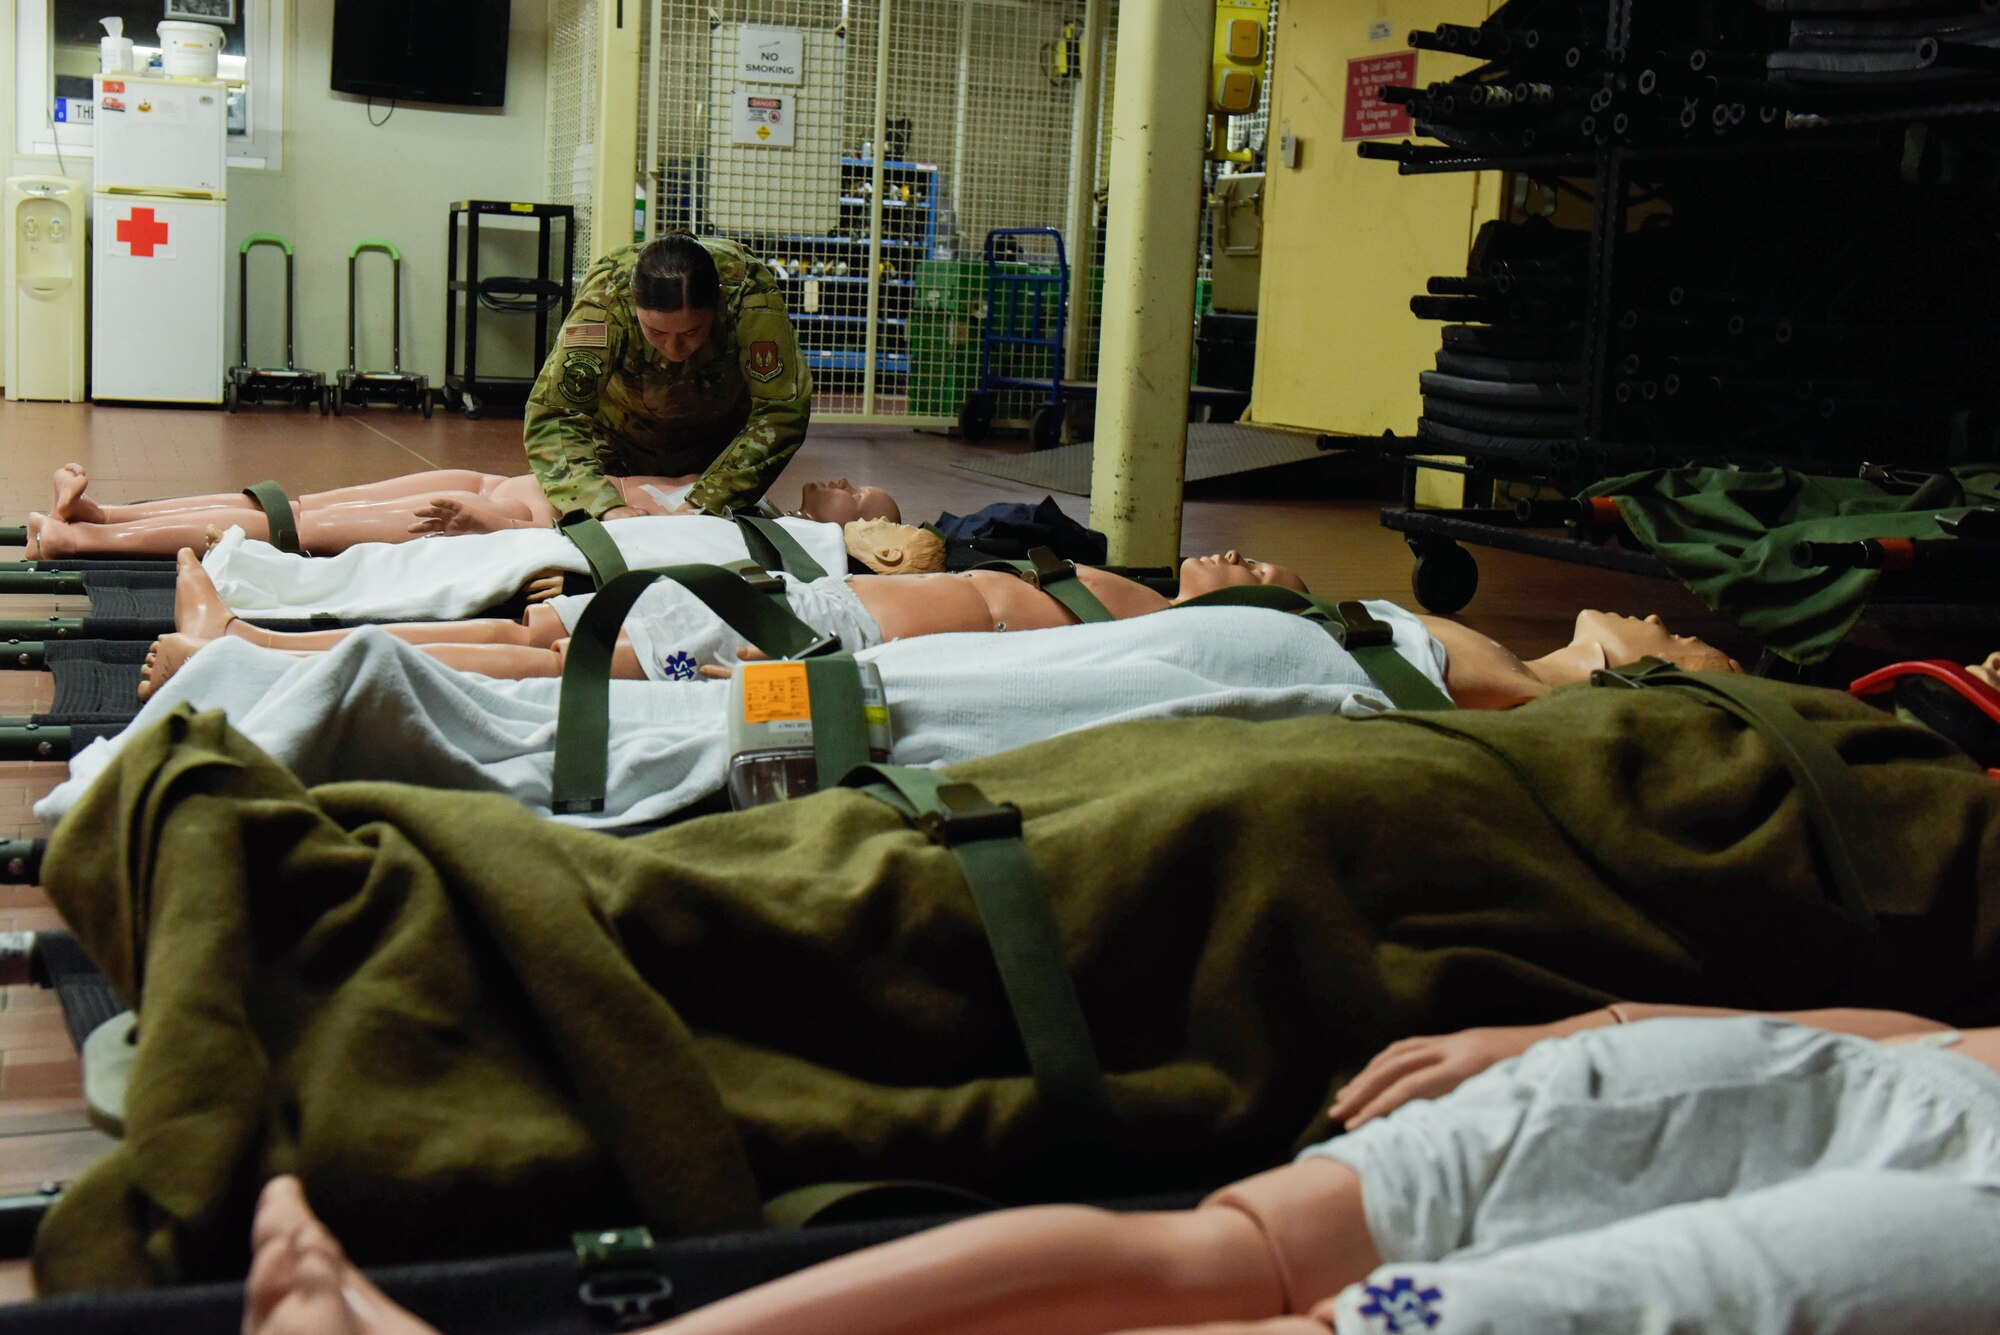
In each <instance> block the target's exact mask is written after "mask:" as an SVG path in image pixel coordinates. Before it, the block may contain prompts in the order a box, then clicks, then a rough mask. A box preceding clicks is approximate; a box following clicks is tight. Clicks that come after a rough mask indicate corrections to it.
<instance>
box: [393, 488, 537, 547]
mask: <svg viewBox="0 0 2000 1335" xmlns="http://www.w3.org/2000/svg"><path fill="white" fill-rule="evenodd" d="M521 526H522V525H521V523H520V522H519V521H518V520H516V519H514V518H513V516H511V515H509V514H508V513H507V512H506V510H504V509H503V508H501V507H499V506H496V505H490V504H487V503H486V502H484V501H472V500H458V499H454V498H452V497H450V496H438V497H434V498H433V499H432V500H431V501H430V502H429V503H428V504H426V505H423V506H420V507H419V508H418V509H417V522H416V523H414V524H412V525H410V532H412V533H419V534H422V535H423V536H425V537H434V536H439V535H442V536H448V537H457V536H459V535H461V534H465V533H496V532H498V531H499V530H501V529H505V528H519V527H521Z"/></svg>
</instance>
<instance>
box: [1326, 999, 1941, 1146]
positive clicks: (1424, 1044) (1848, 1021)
mask: <svg viewBox="0 0 2000 1335" xmlns="http://www.w3.org/2000/svg"><path fill="white" fill-rule="evenodd" d="M1762 1014H1770V1015H1771V1017H1772V1018H1773V1019H1778V1020H1789V1021H1791V1022H1792V1023H1793V1024H1803V1025H1811V1026H1812V1027H1813V1028H1816V1029H1828V1030H1832V1031H1833V1032H1834V1033H1837V1034H1854V1035H1856V1036H1858V1037H1861V1038H1878V1039H1879V1038H1894V1037H1896V1036H1898V1035H1901V1034H1917V1033H1926V1032H1930V1031H1934V1030H1942V1029H1948V1028H1950V1026H1949V1025H1944V1024H1940V1023H1938V1022H1937V1021H1936V1020H1929V1019H1925V1018H1924V1017H1923V1016H1921V1015H1910V1014H1908V1013H1906V1012H1903V1011H1872V1010H1857V1009H1853V1008H1839V1009H1833V1010H1812V1011H1779V1012H1764V1011H1739V1010H1728V1009H1726V1008H1723V1007H1720V1006H1676V1005H1671V1004H1654V1003H1648V1002H1634V1001H1620V1002H1617V1003H1614V1004H1613V1005H1610V1006H1605V1007H1602V1008H1600V1009H1598V1010H1594V1011H1586V1012H1584V1013H1583V1014H1581V1015H1574V1016H1571V1017H1570V1018H1569V1019H1567V1020H1558V1021H1556V1022H1555V1023H1553V1024H1530V1025H1511V1026H1506V1027H1502V1028H1483V1029H1465V1030H1461V1031H1460V1032H1458V1033H1456V1034H1437V1035H1431V1036H1427V1037H1422V1038H1405V1039H1400V1040H1398V1041H1397V1042H1394V1043H1391V1044H1390V1045H1389V1046H1388V1047H1386V1048H1384V1049H1382V1051H1380V1052H1378V1053H1376V1054H1375V1056H1374V1058H1373V1059H1372V1060H1370V1061H1369V1063H1368V1065H1366V1066H1365V1067H1363V1068H1362V1069H1361V1073H1360V1074H1359V1075H1357V1076H1355V1077H1354V1079H1353V1080H1351V1081H1349V1082H1348V1083H1347V1084H1346V1085H1344V1086H1342V1087H1341V1089H1340V1090H1339V1092H1338V1093H1337V1094H1336V1095H1335V1096H1334V1100H1333V1106H1332V1107H1331V1108H1329V1109H1327V1116H1328V1117H1330V1118H1332V1119H1333V1120H1334V1121H1336V1122H1341V1123H1344V1124H1345V1125H1346V1126H1347V1127H1348V1128H1349V1129H1350V1130H1351V1129H1353V1128H1354V1127H1357V1126H1360V1125H1361V1124H1362V1123H1363V1122H1367V1121H1370V1120H1372V1119H1374V1118H1377V1117H1382V1116H1385V1115H1386V1114H1388V1113H1391V1112H1393V1111H1395V1110H1396V1109H1397V1108H1400V1107H1402V1106H1403V1105H1404V1104H1405V1103H1408V1102H1410V1101H1411V1100H1412V1099H1437V1098H1443V1097H1444V1096H1445V1095H1446V1094H1449V1093H1450V1092H1451V1091H1452V1090H1454V1089H1457V1088H1458V1087H1459V1086H1460V1085H1461V1084H1463V1083H1464V1082H1465V1081H1467V1080H1470V1079H1471V1078H1472V1077H1473V1076H1475V1075H1478V1074H1479V1073H1480V1072H1481V1071H1483V1070H1485V1069H1486V1068H1487V1067H1489V1066H1492V1065H1494V1064H1495V1063H1497V1062H1502V1061H1505V1060H1507V1059H1508V1058H1510V1057H1518V1056H1520V1055H1521V1054H1522V1053H1524V1052H1526V1051H1527V1050H1528V1049H1529V1048H1531V1047H1533V1046H1534V1045H1535V1044H1537V1043H1539V1042H1541V1041H1542V1040H1543V1039H1545V1038H1562V1037H1564V1036H1566V1035H1569V1034H1575V1033H1580V1032H1581V1031H1583V1030H1585V1029H1601V1028H1605V1027H1606V1026H1609V1025H1614V1024H1632V1023H1636V1022H1637V1021H1639V1020H1659V1019H1672V1018H1687V1019H1726V1018H1729V1017H1731V1016H1737V1015H1762Z"/></svg>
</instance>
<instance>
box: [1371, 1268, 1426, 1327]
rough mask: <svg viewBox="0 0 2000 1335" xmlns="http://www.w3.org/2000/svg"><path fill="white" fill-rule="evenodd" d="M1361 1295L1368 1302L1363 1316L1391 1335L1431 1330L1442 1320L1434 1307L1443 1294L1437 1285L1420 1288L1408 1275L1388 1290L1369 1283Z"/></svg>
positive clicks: (1401, 1276) (1392, 1284)
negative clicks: (1365, 1296)
mask: <svg viewBox="0 0 2000 1335" xmlns="http://www.w3.org/2000/svg"><path fill="white" fill-rule="evenodd" d="M1362 1292H1363V1293H1365V1294H1366V1295H1367V1296H1368V1301H1367V1302H1365V1303H1363V1304H1362V1305H1361V1308H1360V1311H1361V1315H1362V1316H1364V1317H1367V1318H1368V1319H1369V1324H1370V1325H1371V1326H1372V1325H1374V1324H1376V1323H1380V1325H1381V1328H1382V1329H1383V1330H1385V1331H1388V1332H1390V1335H1399V1332H1403V1331H1415V1330H1429V1329H1430V1328H1431V1327H1432V1326H1435V1325H1436V1324H1437V1323H1438V1322H1439V1321H1440V1320H1441V1319H1442V1317H1441V1315H1440V1314H1439V1313H1438V1311H1437V1310H1436V1307H1435V1304H1436V1303H1437V1301H1438V1300H1439V1299H1440V1298H1441V1297H1443V1295H1442V1294H1441V1293H1439V1292H1438V1290H1437V1288H1436V1287H1435V1286H1432V1287H1428V1288H1422V1289H1419V1288H1418V1287H1417V1285H1416V1281H1414V1280H1412V1279H1411V1278H1410V1277H1409V1276H1408V1275H1398V1276H1397V1277H1396V1278H1395V1280H1394V1281H1393V1282H1392V1283H1391V1284H1390V1285H1389V1287H1388V1288H1386V1289H1385V1288H1382V1287H1381V1286H1380V1285H1377V1284H1370V1285H1368V1286H1367V1287H1366V1288H1364V1289H1363V1290H1362Z"/></svg>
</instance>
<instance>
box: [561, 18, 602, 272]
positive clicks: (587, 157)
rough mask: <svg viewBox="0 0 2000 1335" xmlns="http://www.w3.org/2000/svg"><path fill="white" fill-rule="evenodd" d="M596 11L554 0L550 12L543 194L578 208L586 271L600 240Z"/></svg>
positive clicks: (579, 258) (578, 236)
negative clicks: (595, 209) (595, 207)
mask: <svg viewBox="0 0 2000 1335" xmlns="http://www.w3.org/2000/svg"><path fill="white" fill-rule="evenodd" d="M597 7H598V0H555V4H554V6H553V7H552V8H551V10H550V13H549V73H548V115H547V123H548V151H547V158H546V164H547V177H546V192H547V195H548V202H549V203H551V204H568V205H569V206H570V207H572V208H574V209H575V210H576V222H575V227H576V256H577V263H578V264H579V265H582V266H586V267H587V266H588V265H589V264H590V262H591V260H592V259H593V258H595V257H596V255H597V253H598V250H597V247H598V242H599V240H600V238H599V237H598V235H597V232H596V230H595V229H594V228H593V227H592V226H591V222H592V219H591V216H590V215H591V200H590V188H591V180H592V177H593V175H594V174H595V170H596V158H595V149H596V144H597V135H596V113H597ZM603 239H604V240H607V241H608V240H610V239H611V238H608V237H607V238H603ZM606 248H607V249H608V248H609V247H608V246H607V247H606Z"/></svg>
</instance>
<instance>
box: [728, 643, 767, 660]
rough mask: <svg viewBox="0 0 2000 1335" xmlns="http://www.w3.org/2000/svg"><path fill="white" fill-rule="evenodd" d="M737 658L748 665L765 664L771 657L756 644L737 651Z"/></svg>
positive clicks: (743, 646) (747, 645) (742, 647)
mask: <svg viewBox="0 0 2000 1335" xmlns="http://www.w3.org/2000/svg"><path fill="white" fill-rule="evenodd" d="M736 656H737V657H738V658H740V659H742V660H743V661H744V662H746V663H764V662H768V661H770V657H771V656H770V655H769V654H767V653H765V652H764V651H763V650H762V649H759V648H758V647H757V646H756V645H754V644H746V645H742V646H740V647H739V648H738V649H737V650H736Z"/></svg>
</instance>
